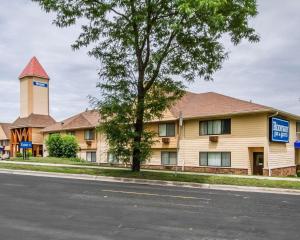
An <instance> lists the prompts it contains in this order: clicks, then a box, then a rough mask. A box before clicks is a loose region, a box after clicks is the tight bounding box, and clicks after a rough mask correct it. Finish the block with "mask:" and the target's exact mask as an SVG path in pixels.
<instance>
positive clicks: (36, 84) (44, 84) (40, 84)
mask: <svg viewBox="0 0 300 240" xmlns="http://www.w3.org/2000/svg"><path fill="white" fill-rule="evenodd" d="M33 86H37V87H44V88H47V87H48V84H47V83H43V82H36V81H34V82H33Z"/></svg>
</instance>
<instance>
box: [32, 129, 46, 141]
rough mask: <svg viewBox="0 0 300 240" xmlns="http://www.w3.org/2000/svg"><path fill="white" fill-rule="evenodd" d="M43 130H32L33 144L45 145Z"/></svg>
mask: <svg viewBox="0 0 300 240" xmlns="http://www.w3.org/2000/svg"><path fill="white" fill-rule="evenodd" d="M41 130H42V128H32V143H33V144H43V142H44V139H43V133H41Z"/></svg>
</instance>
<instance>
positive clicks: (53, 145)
mask: <svg viewBox="0 0 300 240" xmlns="http://www.w3.org/2000/svg"><path fill="white" fill-rule="evenodd" d="M46 146H47V149H48V152H49V156H50V157H58V158H61V157H66V158H74V157H76V154H77V151H78V149H79V146H78V143H77V141H76V138H75V137H74V136H71V135H65V136H63V137H62V136H61V135H60V134H53V135H50V136H49V138H48V139H47V141H46Z"/></svg>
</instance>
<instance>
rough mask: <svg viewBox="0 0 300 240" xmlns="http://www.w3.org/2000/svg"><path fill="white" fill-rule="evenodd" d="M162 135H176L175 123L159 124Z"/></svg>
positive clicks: (160, 134)
mask: <svg viewBox="0 0 300 240" xmlns="http://www.w3.org/2000/svg"><path fill="white" fill-rule="evenodd" d="M159 136H160V137H174V136H175V123H161V124H159Z"/></svg>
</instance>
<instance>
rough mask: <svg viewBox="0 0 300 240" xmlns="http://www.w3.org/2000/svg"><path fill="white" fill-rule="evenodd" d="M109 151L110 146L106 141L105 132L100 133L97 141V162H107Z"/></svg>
mask: <svg viewBox="0 0 300 240" xmlns="http://www.w3.org/2000/svg"><path fill="white" fill-rule="evenodd" d="M108 151H109V146H108V143H107V141H106V137H105V135H103V134H100V133H99V134H98V142H97V162H100V163H107V154H108Z"/></svg>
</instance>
